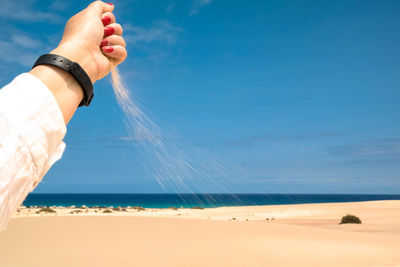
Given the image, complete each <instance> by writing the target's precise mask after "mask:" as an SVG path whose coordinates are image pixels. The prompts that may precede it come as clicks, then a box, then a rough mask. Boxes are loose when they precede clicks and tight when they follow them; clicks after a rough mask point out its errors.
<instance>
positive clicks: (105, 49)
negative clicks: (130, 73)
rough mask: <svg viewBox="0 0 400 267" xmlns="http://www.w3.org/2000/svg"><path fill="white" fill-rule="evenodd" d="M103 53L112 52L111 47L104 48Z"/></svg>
mask: <svg viewBox="0 0 400 267" xmlns="http://www.w3.org/2000/svg"><path fill="white" fill-rule="evenodd" d="M104 51H105V52H106V53H111V52H112V51H114V48H113V47H111V46H109V47H106V48H104Z"/></svg>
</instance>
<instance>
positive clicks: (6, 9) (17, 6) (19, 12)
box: [0, 0, 62, 23]
mask: <svg viewBox="0 0 400 267" xmlns="http://www.w3.org/2000/svg"><path fill="white" fill-rule="evenodd" d="M35 3H36V1H35V0H26V1H23V2H22V1H13V0H1V8H0V18H2V19H4V20H7V21H9V20H18V21H25V22H40V21H46V22H49V23H56V22H60V21H62V18H61V17H60V16H59V15H57V14H55V13H54V12H46V11H42V10H39V9H37V8H35ZM39 6H42V5H39Z"/></svg>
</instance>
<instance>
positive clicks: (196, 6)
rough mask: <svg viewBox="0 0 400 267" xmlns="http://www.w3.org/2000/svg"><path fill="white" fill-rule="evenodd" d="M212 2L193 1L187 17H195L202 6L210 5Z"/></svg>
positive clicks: (208, 0)
mask: <svg viewBox="0 0 400 267" xmlns="http://www.w3.org/2000/svg"><path fill="white" fill-rule="evenodd" d="M212 1H213V0H194V1H193V2H192V8H191V10H190V13H189V15H191V16H192V15H195V14H197V13H198V12H199V10H200V8H201V7H202V6H206V5H208V4H210V3H211V2H212Z"/></svg>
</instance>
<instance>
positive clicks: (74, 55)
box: [50, 45, 97, 84]
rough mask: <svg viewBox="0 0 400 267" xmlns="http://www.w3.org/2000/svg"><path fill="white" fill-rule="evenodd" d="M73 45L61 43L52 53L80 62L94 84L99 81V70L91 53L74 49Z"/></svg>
mask: <svg viewBox="0 0 400 267" xmlns="http://www.w3.org/2000/svg"><path fill="white" fill-rule="evenodd" d="M71 46H72V47H73V46H74V45H59V46H58V47H57V48H56V49H54V50H53V51H51V52H50V54H56V55H60V56H63V57H66V58H68V59H69V60H71V61H73V62H76V63H78V64H79V65H80V66H81V67H82V68H83V70H84V71H85V72H86V74H87V75H88V76H89V78H90V80H91V82H92V84H93V83H94V82H95V81H97V71H96V66H95V63H94V62H93V59H92V58H91V56H90V53H87V52H86V53H85V52H80V51H74V49H71Z"/></svg>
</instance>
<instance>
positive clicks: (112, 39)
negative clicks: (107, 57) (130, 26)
mask: <svg viewBox="0 0 400 267" xmlns="http://www.w3.org/2000/svg"><path fill="white" fill-rule="evenodd" d="M113 45H120V46H123V47H126V43H125V40H124V38H122V37H121V36H119V35H111V36H108V37H106V38H104V39H103V41H102V42H101V44H100V47H103V46H113Z"/></svg>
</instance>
